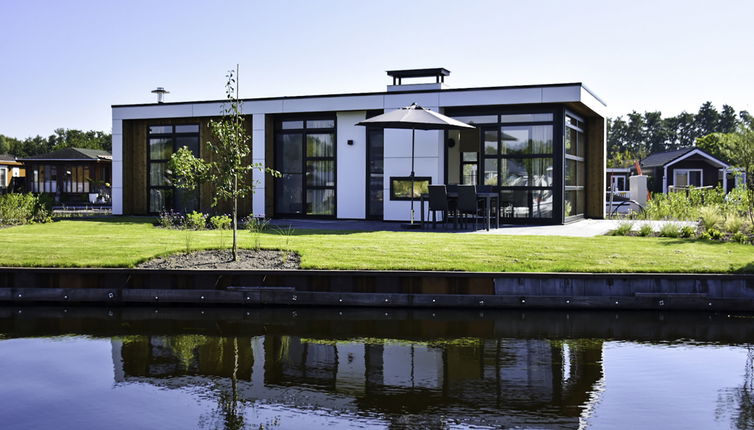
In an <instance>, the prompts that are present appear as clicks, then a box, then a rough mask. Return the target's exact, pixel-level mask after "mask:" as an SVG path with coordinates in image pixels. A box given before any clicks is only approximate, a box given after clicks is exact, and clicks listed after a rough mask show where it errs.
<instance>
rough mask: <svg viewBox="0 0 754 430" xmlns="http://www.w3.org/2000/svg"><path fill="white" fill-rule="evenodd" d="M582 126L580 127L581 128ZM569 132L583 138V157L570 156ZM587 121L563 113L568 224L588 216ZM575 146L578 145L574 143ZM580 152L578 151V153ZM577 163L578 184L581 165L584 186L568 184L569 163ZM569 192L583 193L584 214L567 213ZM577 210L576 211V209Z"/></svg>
mask: <svg viewBox="0 0 754 430" xmlns="http://www.w3.org/2000/svg"><path fill="white" fill-rule="evenodd" d="M569 117H570V118H571V119H573V120H574V122H573V123H571V122H569V121H568V119H569ZM579 125H580V126H579ZM568 130H575V131H576V132H577V133H580V134H581V136H582V144H583V149H582V154H583V155H582V156H579V155H574V154H569V153H568V152H567V151H566V148H565V144H566V133H567V132H568ZM586 130H587V121H586V119H585V118H584V117H582V116H580V115H578V114H576V113H574V112H572V111H570V110H567V109H566V110H565V111H564V113H563V145H562V146H563V219H564V220H565V221H566V222H569V221H573V220H577V219H581V218H584V216H585V215H586V188H587V174H586V167H587V161H586V154H587V145H588V142H587V139H588V137H587V132H586ZM574 144H577V143H576V142H574ZM577 152H578V151H577ZM569 160H570V161H575V162H576V173H575V174H576V178H577V182H578V170H579V168H578V166H579V164H581V165H582V166H583V171H584V175H583V178H582V179H583V184H581V185H579V184H578V183H577V184H576V185H568V184H567V182H566V171H567V167H568V161H569ZM569 191H575V192H576V193H577V195H578V192H581V196H582V197H581V198H583V199H584V202H583V206H584V212H582V213H574V214H573V215H568V214H567V213H566V208H565V204H566V198H565V196H566V195H567V194H568V192H569ZM574 210H575V209H574Z"/></svg>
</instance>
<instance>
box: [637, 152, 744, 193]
mask: <svg viewBox="0 0 754 430" xmlns="http://www.w3.org/2000/svg"><path fill="white" fill-rule="evenodd" d="M641 167H642V170H643V171H644V173H645V174H646V175H647V176H649V177H650V180H649V191H652V192H656V193H667V192H669V191H676V190H681V189H687V188H689V187H716V186H717V185H722V187H723V189H726V190H727V189H728V175H727V172H728V170H729V169H730V166H729V165H728V164H727V163H725V162H723V161H721V160H718V159H717V158H715V157H713V156H712V155H710V154H708V153H707V152H705V151H703V150H701V149H699V148H696V147H690V148H684V149H678V150H676V151H667V152H656V153H654V154H651V155H649V156H648V157H647V158H645V159H643V160H641Z"/></svg>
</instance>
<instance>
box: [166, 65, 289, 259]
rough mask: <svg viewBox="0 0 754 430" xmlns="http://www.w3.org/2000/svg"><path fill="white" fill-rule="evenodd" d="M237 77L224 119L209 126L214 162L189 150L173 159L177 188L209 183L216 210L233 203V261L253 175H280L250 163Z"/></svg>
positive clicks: (232, 77)
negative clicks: (242, 208)
mask: <svg viewBox="0 0 754 430" xmlns="http://www.w3.org/2000/svg"><path fill="white" fill-rule="evenodd" d="M237 74H238V72H237V71H232V70H231V71H229V72H228V74H227V75H226V78H227V81H226V83H225V90H226V91H225V94H226V99H227V104H226V105H224V106H223V111H222V119H220V120H219V121H210V124H209V127H210V130H211V132H212V139H210V140H208V141H207V146H208V147H209V150H210V152H211V153H212V157H211V161H205V160H202V159H199V158H196V157H195V156H194V155H193V153H191V151H189V150H188V148H186V150H185V151H178V152H177V153H176V154H174V155H173V156H172V157H171V163H172V168H173V169H174V170H173V173H172V176H173V177H174V180H175V181H176V182H175V184H176V186H178V187H180V188H186V189H194V188H195V187H196V185H197V184H199V183H202V182H209V183H211V184H212V185H213V186H214V189H213V199H212V206H213V207H215V206H217V205H218V203H219V202H220V201H231V202H232V204H233V208H232V213H231V218H232V222H231V224H232V227H233V248H232V249H233V260H236V258H237V253H238V239H237V230H238V200H239V199H242V198H246V197H247V196H249V195H251V193H252V192H253V190H254V188H253V181H252V172H253V171H254V170H257V171H261V172H266V173H268V174H270V175H272V176H275V177H279V176H280V173H279V172H277V171H276V170H272V169H270V168H267V167H264V164H263V163H252V162H251V161H250V160H249V158H251V138H250V137H249V135H248V133H247V132H246V124H247V123H248V119H247V118H245V117H244V116H243V115H242V111H243V108H242V102H241V100H240V99H239V97H238V83H237ZM182 149H183V148H182ZM179 153H180V154H179Z"/></svg>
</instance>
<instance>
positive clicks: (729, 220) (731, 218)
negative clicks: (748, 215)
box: [723, 214, 746, 234]
mask: <svg viewBox="0 0 754 430" xmlns="http://www.w3.org/2000/svg"><path fill="white" fill-rule="evenodd" d="M745 227H746V220H745V219H744V217H742V216H740V215H737V214H728V216H726V217H725V221H724V222H723V229H724V230H725V231H726V232H728V233H731V234H735V233H742V232H745Z"/></svg>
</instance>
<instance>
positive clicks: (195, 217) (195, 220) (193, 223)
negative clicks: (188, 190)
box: [184, 211, 207, 230]
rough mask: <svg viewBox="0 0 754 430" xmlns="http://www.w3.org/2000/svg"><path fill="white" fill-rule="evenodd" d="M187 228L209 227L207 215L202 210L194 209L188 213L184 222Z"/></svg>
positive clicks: (201, 228)
mask: <svg viewBox="0 0 754 430" xmlns="http://www.w3.org/2000/svg"><path fill="white" fill-rule="evenodd" d="M184 227H186V229H187V230H203V229H205V228H206V227H207V215H206V214H203V213H201V212H197V211H192V212H191V213H188V214H186V222H185V224H184Z"/></svg>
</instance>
